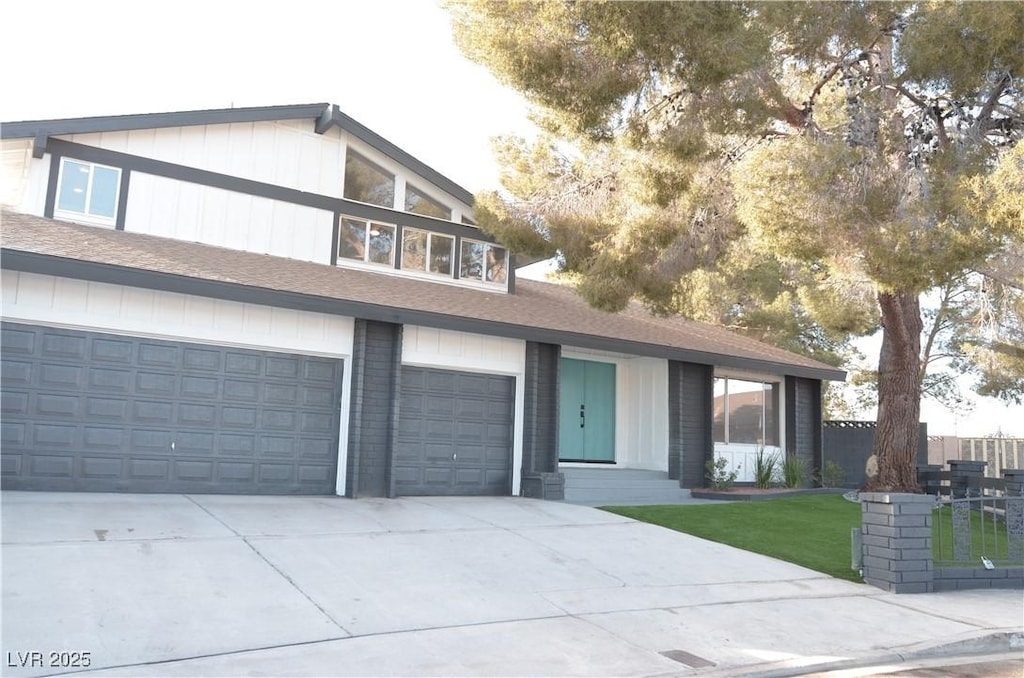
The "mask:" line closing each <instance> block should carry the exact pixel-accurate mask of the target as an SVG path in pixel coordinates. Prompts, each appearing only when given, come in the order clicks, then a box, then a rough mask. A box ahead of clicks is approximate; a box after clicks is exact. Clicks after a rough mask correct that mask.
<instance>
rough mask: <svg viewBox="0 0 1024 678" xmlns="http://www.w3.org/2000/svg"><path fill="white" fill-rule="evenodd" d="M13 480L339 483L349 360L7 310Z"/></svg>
mask: <svg viewBox="0 0 1024 678" xmlns="http://www.w3.org/2000/svg"><path fill="white" fill-rule="evenodd" d="M2 342H3V343H2V358H3V366H2V368H3V372H2V379H3V421H2V444H3V464H2V475H3V488H4V489H12V490H92V491H120V492H193V493H201V492H205V493H236V494H333V493H334V490H335V476H336V472H337V457H338V435H339V428H338V420H339V419H338V418H339V416H340V415H339V409H340V408H339V402H340V394H341V380H342V361H340V360H335V359H329V358H318V357H312V356H304V355H292V354H286V353H274V352H267V351H252V350H245V349H237V348H228V347H220V346H208V345H203V344H192V343H183V342H172V341H160V340H154V339H141V338H137V337H126V336H119V335H112V334H101V333H96V332H82V331H77V330H63V329H54V328H46V327H37V326H30V325H19V324H12V323H4V324H3V337H2Z"/></svg>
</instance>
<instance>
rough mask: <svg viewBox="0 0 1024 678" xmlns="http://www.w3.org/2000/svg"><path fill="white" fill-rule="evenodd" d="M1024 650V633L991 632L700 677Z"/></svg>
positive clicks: (770, 675)
mask: <svg viewBox="0 0 1024 678" xmlns="http://www.w3.org/2000/svg"><path fill="white" fill-rule="evenodd" d="M1022 650H1024V631H1022V630H1021V629H998V630H993V629H987V630H985V631H979V632H977V633H974V634H970V635H969V636H968V637H965V638H962V639H960V640H954V641H952V642H950V641H948V640H946V641H940V642H937V643H936V642H930V641H927V642H924V643H915V644H913V645H907V646H905V647H903V648H897V649H896V650H893V651H890V652H884V653H880V654H877V655H869V656H865V657H856V658H852V659H839V660H836V661H831V662H821V663H818V664H802V665H799V666H794V665H792V664H791V663H790V661H791V660H787V661H783V662H772V663H769V664H748V665H745V666H732V667H722V668H721V669H720V670H714V669H712V670H710V671H706V672H705V671H700V672H696V674H697V675H700V676H714V677H716V678H717V677H721V678H733V677H735V678H740V677H741V676H757V677H758V678H790V677H792V676H806V675H808V674H818V673H828V672H830V671H842V670H846V669H858V668H864V667H869V666H874V665H876V664H904V663H907V662H911V661H915V660H920V659H934V658H941V657H965V656H971V655H979V656H980V655H990V654H997V653H1005V652H1011V651H1022Z"/></svg>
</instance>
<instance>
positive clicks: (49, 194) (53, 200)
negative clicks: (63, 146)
mask: <svg viewBox="0 0 1024 678" xmlns="http://www.w3.org/2000/svg"><path fill="white" fill-rule="evenodd" d="M60 158H61V156H59V155H51V156H50V172H49V176H48V177H47V179H46V199H45V202H44V203H43V216H44V217H46V218H47V219H53V210H54V207H55V206H56V204H57V182H58V180H59V178H60Z"/></svg>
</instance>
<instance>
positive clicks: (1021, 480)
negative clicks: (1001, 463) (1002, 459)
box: [1003, 468, 1024, 497]
mask: <svg viewBox="0 0 1024 678" xmlns="http://www.w3.org/2000/svg"><path fill="white" fill-rule="evenodd" d="M1003 480H1005V481H1006V493H1007V494H1008V495H1010V496H1013V497H1017V496H1020V495H1024V469H1019V468H1007V469H1003Z"/></svg>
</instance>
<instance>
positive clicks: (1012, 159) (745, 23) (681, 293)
mask: <svg viewBox="0 0 1024 678" xmlns="http://www.w3.org/2000/svg"><path fill="white" fill-rule="evenodd" d="M447 8H448V9H449V12H450V13H451V16H452V24H453V29H454V33H455V37H456V41H457V43H458V44H459V46H460V48H461V49H462V50H463V52H464V53H465V54H466V55H467V56H469V57H470V58H471V59H473V60H475V61H477V62H479V63H481V64H483V65H485V66H486V67H488V68H489V69H490V70H491V71H492V72H493V73H494V74H495V75H496V76H497V77H498V79H499V80H501V81H502V82H503V83H505V84H507V85H509V86H511V87H513V88H515V89H516V90H518V91H520V92H522V93H523V94H524V95H525V96H526V97H527V98H528V99H529V100H530V101H531V102H532V103H533V104H534V105H535V109H534V110H535V114H536V120H537V122H538V123H539V125H540V128H541V129H542V130H543V134H542V135H541V136H540V137H539V138H538V139H536V140H534V141H532V142H529V143H528V142H526V141H524V140H522V139H505V140H503V141H502V142H501V143H500V144H499V145H498V153H499V158H500V161H501V163H502V165H503V167H504V173H503V177H502V183H503V186H504V192H502V193H497V192H494V193H490V194H486V195H480V196H478V199H477V210H476V213H477V216H478V217H479V219H480V222H481V225H482V226H483V227H484V228H485V229H486V230H488V231H490V232H491V233H493V234H494V235H496V236H498V237H499V238H501V239H503V240H504V241H505V242H506V243H507V244H508V245H510V246H512V247H513V248H515V249H516V250H519V251H523V252H528V253H533V254H536V255H552V254H557V255H558V256H559V257H560V261H561V264H562V268H563V270H564V271H566V272H567V273H568V274H571V275H572V276H573V277H574V279H575V281H576V283H577V286H578V289H579V291H580V293H581V294H582V295H583V296H584V297H585V298H586V299H587V300H588V301H590V302H591V303H592V304H594V305H596V306H599V307H602V308H607V309H612V310H614V309H617V308H621V307H622V306H623V305H624V304H626V303H627V302H628V301H629V300H630V299H633V298H639V299H641V300H643V301H645V302H646V303H647V304H648V305H650V306H651V307H652V308H653V309H654V310H656V311H660V312H676V313H684V314H686V315H689V316H691V317H698V318H702V319H711V320H716V321H718V322H723V323H726V324H730V325H736V326H738V327H741V328H745V329H747V330H751V329H758V331H759V332H760V333H761V335H762V336H764V338H766V339H769V340H772V341H775V342H776V343H779V344H781V345H788V346H789V347H791V348H797V349H799V350H803V351H804V352H806V353H809V354H811V355H816V356H817V357H821V358H823V359H826V360H828V359H834V358H835V351H836V350H837V349H839V348H841V347H842V345H843V343H844V340H845V339H846V338H848V337H849V336H851V335H853V334H863V333H867V332H871V331H873V330H874V329H875V328H876V327H879V326H880V327H881V329H882V349H881V353H880V356H879V363H878V417H877V421H878V429H877V434H876V436H875V449H874V454H876V455H877V457H878V461H879V475H878V476H877V478H876V479H875V481H874V487H876V488H878V489H889V490H908V491H909V490H915V489H916V487H917V483H916V478H915V473H914V460H915V456H916V450H917V443H918V440H917V437H918V425H917V423H918V418H919V414H920V401H921V386H922V379H923V376H924V374H925V368H926V367H927V362H928V355H929V353H928V352H929V350H930V349H931V348H932V342H930V341H929V340H928V338H929V337H931V336H932V335H931V334H930V333H929V334H927V335H926V337H925V342H924V343H925V345H924V346H922V328H923V320H922V311H921V298H922V296H923V295H925V294H927V293H928V292H929V291H931V290H935V289H948V288H949V287H950V286H951V285H956V284H959V283H960V282H962V281H969V280H980V281H984V284H985V285H986V287H985V295H986V298H989V299H991V298H999V299H1004V300H1008V303H1005V304H1003V306H1002V307H1001V308H1004V310H1005V309H1009V310H1011V311H1012V310H1013V309H1014V308H1016V309H1018V310H1019V308H1020V305H1019V300H1020V294H1021V288H1022V280H1024V274H1022V270H1021V264H1020V260H1021V257H1020V251H1021V248H1022V243H1024V146H1022V145H1021V144H1018V143H1017V142H1018V141H1019V140H1020V138H1021V135H1022V133H1024V109H1022V96H1021V90H1020V87H1019V81H1018V79H1019V78H1022V77H1024V4H1022V3H1013V2H1006V3H996V2H991V3H989V2H986V3H969V2H968V3H962V2H935V3H927V2H925V3H889V2H827V3H826V2H798V3H787V2H778V3H776V2H771V3H760V2H719V3H704V2H700V3H698V2H693V3H689V2H642V3H634V2H572V1H565V2H521V1H520V2H490V1H486V0H452V1H450V2H448V3H447ZM994 272H996V273H998V275H996V274H995V273H994ZM993 308H994V306H992V305H989V306H988V307H987V309H988V310H989V311H991V310H992V309H993ZM960 317H961V318H965V317H967V316H966V315H964V314H961V316H960ZM1005 317H1009V318H1012V319H1013V322H1008V323H1003V324H1000V323H998V322H995V323H989V324H988V325H987V326H986V327H984V328H982V327H981V325H979V326H978V328H977V329H976V331H970V330H968V329H967V328H966V327H958V328H954V329H956V332H954V334H957V333H959V334H957V336H959V337H960V339H961V344H960V346H961V353H962V354H963V355H964V356H965V357H966V358H968V360H966V361H965V363H964V364H967V363H970V364H971V365H972V366H974V367H975V368H977V369H979V370H980V371H981V374H982V376H983V377H985V378H986V379H987V380H986V381H985V384H986V385H987V387H988V388H989V389H990V391H991V392H994V393H996V394H1000V393H1002V394H1005V395H1008V396H1009V397H1011V398H1012V397H1014V395H1015V394H1016V397H1018V398H1019V397H1020V393H1021V386H1022V384H1024V374H1021V373H1017V374H1014V373H1013V372H1012V371H1011V372H1007V371H1006V370H1013V369H1014V365H1016V366H1018V367H1019V366H1020V365H1021V364H1022V362H1021V361H1022V356H1024V348H1022V347H1021V345H1020V343H1019V342H1020V338H1021V329H1020V326H1019V322H1020V315H1019V313H1018V314H1016V315H1014V314H1013V313H1011V314H1010V315H1009V316H1005ZM967 339H970V340H971V341H967ZM972 342H973V343H972ZM923 351H924V352H923ZM970 358H974V360H973V362H971V360H970Z"/></svg>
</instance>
